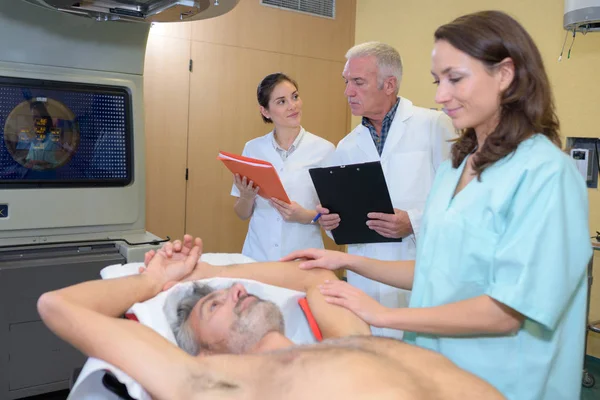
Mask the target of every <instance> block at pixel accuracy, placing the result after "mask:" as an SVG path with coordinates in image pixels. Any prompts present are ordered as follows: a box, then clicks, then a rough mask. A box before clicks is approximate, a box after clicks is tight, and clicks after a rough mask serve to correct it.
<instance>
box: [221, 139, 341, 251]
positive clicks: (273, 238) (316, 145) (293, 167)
mask: <svg viewBox="0 0 600 400" xmlns="http://www.w3.org/2000/svg"><path fill="white" fill-rule="evenodd" d="M302 129H304V128H302ZM334 151H335V146H334V145H333V144H332V143H331V142H328V141H327V140H325V139H323V138H320V137H318V136H316V135H313V134H312V133H309V132H306V131H305V132H304V137H303V138H302V140H301V141H300V143H299V144H298V147H297V148H296V149H295V150H294V151H293V152H292V154H290V155H289V156H288V158H287V159H286V160H285V161H283V160H282V159H281V156H280V155H279V154H278V153H277V151H276V150H275V148H274V147H273V132H269V133H268V134H266V135H265V136H261V137H258V138H256V139H253V140H250V141H249V142H248V143H246V146H245V147H244V151H243V153H242V155H244V156H247V157H252V158H258V159H261V160H265V161H268V162H270V163H271V164H273V166H274V167H275V169H276V170H277V173H278V174H279V178H280V179H281V182H282V183H283V187H284V188H285V191H286V193H287V195H288V197H289V198H290V200H291V201H295V202H296V203H298V204H300V205H301V206H302V207H304V208H306V209H308V210H314V209H315V207H316V206H317V204H319V198H318V197H317V192H316V191H315V188H314V186H313V183H312V180H311V178H310V174H309V172H308V169H309V168H314V167H322V166H324V165H326V164H327V160H328V159H329V158H330V157H331V156H332V155H333V152H334ZM231 195H232V196H236V197H239V196H240V192H239V190H238V188H237V187H236V186H235V184H234V185H233V188H232V190H231ZM310 247H315V248H323V238H322V236H321V231H320V229H319V225H318V224H316V225H312V224H300V223H297V222H286V221H284V220H283V218H282V217H281V214H280V213H279V212H278V211H277V210H276V209H275V208H274V207H272V206H271V205H270V204H269V201H268V200H266V199H264V198H262V197H260V196H257V197H256V200H255V204H254V211H253V213H252V217H251V218H250V225H249V227H248V234H247V235H246V241H245V242H244V247H243V249H242V254H244V255H245V256H248V257H250V258H253V259H255V260H256V261H277V260H279V259H280V258H281V257H283V256H285V255H287V254H289V253H291V252H292V251H295V250H302V249H306V248H310Z"/></svg>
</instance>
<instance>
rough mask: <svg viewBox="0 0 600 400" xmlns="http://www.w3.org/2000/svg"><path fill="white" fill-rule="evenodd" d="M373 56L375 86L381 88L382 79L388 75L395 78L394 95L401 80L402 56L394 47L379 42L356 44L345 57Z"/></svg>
mask: <svg viewBox="0 0 600 400" xmlns="http://www.w3.org/2000/svg"><path fill="white" fill-rule="evenodd" d="M370 56H374V57H375V60H376V62H377V70H378V76H377V86H378V88H379V89H383V81H384V80H385V79H386V78H389V77H390V76H393V77H395V78H396V95H398V91H399V90H400V82H401V81H402V58H400V54H399V53H398V51H397V50H396V49H394V48H393V47H392V46H390V45H388V44H385V43H381V42H366V43H361V44H357V45H356V46H354V47H352V48H351V49H350V50H348V52H347V53H346V59H348V60H350V59H352V58H362V57H370Z"/></svg>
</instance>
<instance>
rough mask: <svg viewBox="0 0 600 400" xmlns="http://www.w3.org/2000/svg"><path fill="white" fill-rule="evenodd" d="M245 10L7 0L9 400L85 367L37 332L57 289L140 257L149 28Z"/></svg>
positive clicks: (150, 1)
mask: <svg viewBox="0 0 600 400" xmlns="http://www.w3.org/2000/svg"><path fill="white" fill-rule="evenodd" d="M238 1H239V0H0V400H5V399H18V398H22V397H26V396H31V395H36V394H40V393H46V392H50V391H55V390H60V389H65V388H67V387H68V386H69V379H70V377H71V375H72V373H73V371H74V370H75V369H77V368H79V367H81V366H82V365H83V364H84V362H85V357H84V356H83V355H82V354H80V353H79V352H77V351H76V350H75V349H73V348H72V347H70V346H69V345H67V344H66V343H64V342H62V341H61V340H59V339H58V338H57V337H55V336H54V335H53V334H52V333H51V332H50V331H49V330H48V329H47V328H46V327H45V326H44V324H43V323H42V322H41V320H40V317H39V316H38V314H37V310H36V302H37V299H38V298H39V296H40V295H41V294H42V293H43V292H45V291H48V290H52V289H56V288H59V287H63V286H66V285H71V284H74V283H77V282H81V281H85V280H90V279H97V278H99V271H100V270H101V269H102V268H103V267H105V266H107V265H112V264H120V263H128V262H135V261H141V260H143V254H144V253H145V252H146V251H147V250H148V249H150V248H153V247H155V246H158V245H160V243H161V241H162V239H161V238H159V237H156V236H155V235H152V234H151V233H149V232H147V231H146V226H145V211H146V210H145V168H144V165H145V160H144V153H145V143H144V110H143V104H142V101H143V96H142V86H143V85H142V83H143V81H142V79H143V78H142V75H143V67H144V53H145V48H146V41H147V38H148V33H149V30H150V26H151V22H179V21H191V20H196V19H203V18H210V17H215V16H218V15H221V14H224V13H226V12H228V11H230V10H231V9H233V8H234V7H235V6H236V5H237V3H238Z"/></svg>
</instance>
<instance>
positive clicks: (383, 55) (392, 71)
mask: <svg viewBox="0 0 600 400" xmlns="http://www.w3.org/2000/svg"><path fill="white" fill-rule="evenodd" d="M346 59H347V62H346V65H345V67H344V72H343V77H344V80H345V82H346V90H345V92H344V94H345V95H346V97H347V98H348V103H349V104H350V108H351V110H352V114H353V115H357V116H362V117H363V118H362V123H361V124H360V125H358V126H357V127H356V128H354V130H353V131H352V132H350V133H349V134H348V135H347V136H346V137H345V138H343V139H342V140H341V141H340V142H339V144H338V146H337V149H336V151H335V154H334V157H333V160H334V161H333V163H335V164H337V165H344V164H355V163H363V162H370V161H380V162H381V166H382V168H383V173H384V175H385V179H386V182H387V185H388V189H389V192H390V196H391V200H392V204H393V206H394V211H395V213H394V214H383V213H370V214H369V215H368V217H369V218H370V220H369V222H368V223H367V224H368V225H369V227H370V228H371V229H373V230H375V231H376V232H378V233H379V234H380V235H382V236H385V237H393V238H402V242H392V243H373V244H355V245H349V246H348V252H349V253H351V254H357V255H362V256H365V257H371V258H375V259H379V260H414V259H415V254H416V240H418V233H419V225H420V222H421V215H422V213H423V208H424V206H425V200H426V199H427V195H428V193H429V189H430V188H431V185H432V183H433V179H434V176H435V173H436V170H437V168H438V166H439V165H440V164H441V163H442V161H444V160H445V159H446V158H448V156H449V152H450V146H451V143H450V142H449V140H451V139H453V138H454V137H455V136H456V133H455V130H454V128H453V126H452V122H451V120H450V118H448V117H447V116H446V115H445V114H443V113H441V112H438V111H435V110H430V109H426V108H421V107H416V106H414V105H413V104H412V103H411V102H410V100H408V99H405V98H402V97H398V90H399V87H400V82H401V80H402V61H401V59H400V55H399V54H398V52H397V51H396V50H395V49H394V48H393V47H391V46H389V45H386V44H383V43H379V42H368V43H363V44H359V45H357V46H354V47H353V48H351V49H350V50H349V51H348V53H346ZM317 211H318V212H320V213H321V214H322V216H321V218H320V219H319V223H320V224H321V226H322V227H323V228H324V229H325V230H326V231H331V230H332V229H335V228H336V227H337V226H338V224H339V222H340V217H339V215H338V214H330V213H329V210H327V209H324V208H321V207H319V208H317ZM328 234H329V232H328ZM348 282H349V283H350V284H352V285H354V286H356V287H358V288H360V289H362V290H363V291H365V292H366V293H367V294H368V295H370V296H371V297H373V298H374V299H376V300H377V301H379V302H380V303H381V304H383V305H385V306H387V307H406V306H408V300H409V295H410V292H408V291H405V290H401V289H397V288H394V287H391V286H388V285H385V284H382V283H379V282H375V281H372V280H370V279H367V278H365V277H363V276H360V275H357V274H355V273H353V272H350V271H348ZM372 332H373V334H374V335H379V336H391V337H395V338H398V339H400V338H402V332H401V331H396V330H392V329H381V328H372Z"/></svg>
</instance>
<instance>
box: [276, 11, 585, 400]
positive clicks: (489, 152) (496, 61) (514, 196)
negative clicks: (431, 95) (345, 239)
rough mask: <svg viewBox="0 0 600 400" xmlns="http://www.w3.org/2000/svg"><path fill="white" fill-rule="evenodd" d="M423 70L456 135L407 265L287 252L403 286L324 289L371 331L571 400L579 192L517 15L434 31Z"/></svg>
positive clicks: (579, 264) (528, 391) (468, 20)
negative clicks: (404, 302)
mask: <svg viewBox="0 0 600 400" xmlns="http://www.w3.org/2000/svg"><path fill="white" fill-rule="evenodd" d="M432 75H433V77H434V80H435V83H436V85H437V92H436V102H438V103H440V104H442V105H443V107H444V109H445V111H446V113H447V114H448V115H449V116H450V117H451V118H452V120H453V123H454V126H455V127H456V128H457V129H459V130H460V131H461V136H460V138H459V139H458V140H457V142H456V143H455V144H454V145H453V148H452V157H451V160H449V161H448V162H447V163H446V164H444V165H443V166H442V167H440V169H439V170H438V172H437V176H436V179H435V182H434V185H433V188H432V189H431V192H430V195H429V198H428V201H427V205H426V208H425V215H424V219H423V223H422V228H421V232H420V236H419V237H418V238H417V259H416V262H413V261H398V262H384V261H377V260H371V259H366V258H360V257H356V256H351V255H348V254H345V253H339V252H331V251H325V250H307V251H301V252H295V253H292V254H290V255H289V256H288V257H286V259H294V258H302V257H306V258H309V259H312V261H307V262H305V263H303V265H301V267H302V268H314V267H321V268H328V269H337V268H347V269H350V270H352V271H354V272H357V273H359V274H362V275H364V276H367V277H369V278H371V279H375V280H379V281H381V282H384V283H387V284H390V285H394V286H397V287H400V288H403V289H412V297H411V301H410V307H409V308H403V309H389V308H386V307H383V306H382V305H380V304H378V303H377V302H375V301H374V300H373V299H371V298H370V297H368V296H367V295H365V294H364V293H363V292H361V291H360V290H358V289H356V288H353V287H352V286H350V285H348V284H346V283H343V282H339V283H336V282H332V283H329V282H328V283H326V284H324V285H323V286H322V288H321V291H322V293H323V294H324V295H325V296H326V298H327V300H328V301H329V302H330V303H332V304H338V305H341V306H343V307H346V308H348V309H350V310H352V311H354V312H355V313H356V314H357V315H359V316H360V317H361V318H363V319H364V320H365V321H366V322H368V323H370V324H372V325H375V326H379V327H386V328H395V329H400V330H404V331H407V333H406V335H405V340H406V341H407V342H409V343H414V344H416V345H418V346H421V347H425V348H428V349H432V350H435V351H437V352H440V353H442V354H443V355H445V356H447V357H448V358H449V359H451V360H452V361H454V362H455V363H456V364H457V365H458V366H459V367H461V368H463V369H465V370H467V371H470V372H472V373H474V374H476V375H478V376H480V377H482V378H483V379H485V380H487V381H488V382H490V383H491V384H492V385H494V386H495V387H496V388H497V389H499V390H500V391H501V392H502V393H503V394H504V395H505V396H506V397H507V398H509V399H518V400H527V399H547V400H557V399H568V400H572V399H578V398H579V393H580V388H581V374H582V364H583V351H584V329H585V324H586V315H585V309H586V307H585V305H586V294H587V287H586V266H587V263H588V261H589V259H590V256H591V245H590V241H589V234H588V202H587V191H586V186H585V184H584V182H583V179H582V177H581V176H580V175H579V173H578V171H577V170H576V168H575V166H574V163H573V162H572V160H571V159H570V158H569V157H568V156H567V155H565V154H564V153H563V152H562V151H561V149H560V145H561V140H560V136H559V132H558V129H559V123H558V119H557V117H556V114H555V110H554V103H553V100H552V95H551V89H550V84H549V82H548V78H547V75H546V72H545V69H544V65H543V62H542V58H541V56H540V53H539V51H538V49H537V47H536V46H535V44H534V42H533V40H532V39H531V37H530V36H529V34H528V33H527V32H526V31H525V30H524V29H523V27H522V26H521V25H520V24H519V23H518V22H516V21H515V20H514V19H512V18H511V17H509V16H508V15H506V14H504V13H501V12H494V11H487V12H479V13H475V14H470V15H466V16H463V17H460V18H458V19H456V20H455V21H453V22H451V23H449V24H447V25H444V26H441V27H440V28H438V29H437V31H436V32H435V45H434V50H433V53H432ZM369 224H371V222H369ZM371 228H373V226H371Z"/></svg>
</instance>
